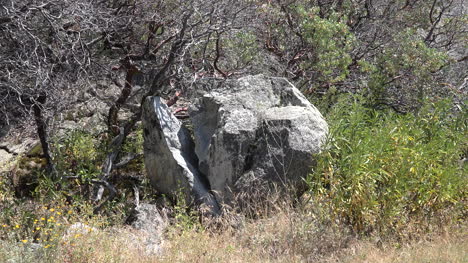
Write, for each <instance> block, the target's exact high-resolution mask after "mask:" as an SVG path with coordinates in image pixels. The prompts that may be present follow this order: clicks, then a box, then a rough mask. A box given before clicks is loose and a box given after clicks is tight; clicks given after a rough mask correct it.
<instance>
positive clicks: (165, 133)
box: [142, 97, 220, 214]
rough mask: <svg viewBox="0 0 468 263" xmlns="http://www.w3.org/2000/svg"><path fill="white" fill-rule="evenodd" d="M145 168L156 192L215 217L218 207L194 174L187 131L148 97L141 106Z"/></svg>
mask: <svg viewBox="0 0 468 263" xmlns="http://www.w3.org/2000/svg"><path fill="white" fill-rule="evenodd" d="M142 119H143V127H144V133H143V135H144V139H145V143H144V154H145V166H146V170H147V173H148V176H149V178H150V181H151V184H152V185H153V186H154V187H155V189H156V190H158V191H159V192H161V193H163V194H167V195H169V196H172V197H177V195H179V194H183V195H184V196H185V197H186V198H187V201H189V202H192V201H194V202H195V203H197V204H199V205H202V204H203V205H204V206H206V208H207V209H208V211H209V213H211V214H219V213H220V209H219V205H218V203H217V202H216V200H215V199H214V197H213V196H212V195H211V193H210V192H209V187H208V185H207V183H206V179H205V180H204V178H203V175H202V174H200V173H199V171H198V160H197V158H196V156H195V154H194V150H193V148H194V146H193V141H192V138H191V136H190V133H189V131H188V130H187V129H186V128H185V127H183V126H182V124H181V123H180V122H179V120H177V118H176V117H175V116H174V115H173V114H172V113H171V111H170V110H169V108H168V107H167V105H166V104H165V103H164V102H163V101H162V100H161V98H160V97H149V98H147V100H146V101H145V103H144V106H143V118H142Z"/></svg>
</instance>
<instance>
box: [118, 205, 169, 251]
mask: <svg viewBox="0 0 468 263" xmlns="http://www.w3.org/2000/svg"><path fill="white" fill-rule="evenodd" d="M127 224H129V225H131V226H132V227H133V228H134V229H135V230H137V231H138V232H137V233H134V235H133V236H132V237H131V238H130V239H129V241H133V243H135V245H134V246H140V247H143V250H144V251H145V252H146V254H161V252H162V248H161V246H162V243H163V234H164V231H165V230H166V228H167V226H168V225H169V219H168V217H167V215H166V213H164V212H162V211H161V210H159V209H158V207H157V206H156V205H152V204H140V205H138V206H137V207H135V209H134V210H133V211H132V213H131V214H130V216H129V217H128V219H127ZM136 244H137V245H136Z"/></svg>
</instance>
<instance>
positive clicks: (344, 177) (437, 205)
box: [309, 97, 468, 233]
mask: <svg viewBox="0 0 468 263" xmlns="http://www.w3.org/2000/svg"><path fill="white" fill-rule="evenodd" d="M354 99H355V100H356V101H354V102H351V103H350V102H349V101H346V100H342V101H341V102H339V103H338V105H337V106H335V107H334V109H333V110H332V111H331V113H330V116H329V119H328V121H329V124H330V126H331V130H330V136H329V137H330V139H329V142H328V147H329V148H328V149H327V151H325V152H323V153H322V154H320V155H319V156H318V165H317V167H316V169H315V170H314V172H313V174H312V175H311V176H310V178H309V182H310V185H311V189H312V190H311V191H312V192H311V193H312V195H313V196H314V197H315V198H316V200H318V201H320V203H323V204H326V206H327V207H328V208H329V211H330V212H331V215H332V216H333V217H335V218H336V219H340V220H344V221H345V222H346V223H348V224H350V225H351V226H352V227H353V229H354V230H355V231H356V232H360V233H369V232H371V231H373V230H377V231H380V232H389V231H392V232H393V231H400V230H402V229H404V228H405V227H407V226H408V225H409V224H410V223H418V224H419V223H421V224H420V226H422V225H424V224H422V223H429V222H431V221H432V220H433V219H435V218H445V219H456V217H457V216H458V215H459V214H458V213H456V211H459V212H461V211H463V206H464V205H465V203H464V200H465V199H466V197H467V192H466V190H465V189H468V188H467V180H466V176H465V175H466V174H468V173H467V171H466V170H467V169H466V164H464V163H463V164H461V163H460V159H461V158H462V156H463V154H466V149H467V144H466V138H467V130H466V126H467V122H466V110H464V111H463V112H461V113H460V112H458V113H456V114H455V113H453V112H452V111H451V110H450V105H451V104H450V103H448V102H439V103H436V104H430V105H427V106H426V107H425V108H423V109H422V110H421V111H420V112H419V113H418V114H406V115H398V114H396V113H394V112H390V111H378V110H374V109H368V108H365V107H364V106H362V104H360V103H359V102H358V101H357V100H358V98H356V97H354ZM457 208H458V209H459V210H457ZM444 216H445V217H444Z"/></svg>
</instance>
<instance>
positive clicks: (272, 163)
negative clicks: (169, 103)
mask: <svg viewBox="0 0 468 263" xmlns="http://www.w3.org/2000/svg"><path fill="white" fill-rule="evenodd" d="M216 85H218V84H216ZM207 90H210V88H207ZM190 116H191V120H192V123H193V127H194V135H195V144H196V148H195V151H196V154H197V156H198V158H199V163H200V164H199V166H200V170H201V172H202V173H204V174H206V176H207V178H208V180H209V182H210V185H211V189H212V190H213V191H214V192H215V193H217V198H218V200H224V201H229V200H230V199H231V198H232V194H237V193H245V192H249V191H252V190H258V189H256V188H258V186H259V185H270V186H271V184H273V183H274V184H276V185H280V186H284V187H286V186H290V185H292V186H293V188H294V189H296V190H297V191H300V190H301V189H303V188H304V186H305V183H304V180H303V179H304V177H306V176H307V174H308V173H309V172H310V169H311V166H313V164H314V160H313V158H312V155H313V154H314V153H318V152H319V151H320V149H321V146H322V144H323V142H324V141H325V138H326V135H327V132H328V126H327V123H326V122H325V120H324V119H323V117H322V115H321V114H320V112H319V111H318V110H317V109H316V108H315V107H314V106H313V105H312V104H310V102H309V101H308V100H307V99H306V98H305V97H304V96H303V95H302V94H301V93H300V92H299V90H297V89H296V88H295V87H294V86H293V85H292V84H291V83H289V82H288V81H287V80H286V79H284V78H272V77H265V76H263V75H257V76H248V77H244V78H240V79H238V80H230V81H226V82H225V83H224V84H223V85H221V86H218V87H216V88H213V89H211V91H210V92H208V93H206V94H205V95H203V96H202V97H201V98H199V99H198V100H197V101H196V103H195V104H194V105H193V106H192V107H191V109H190ZM284 187H283V189H285V188H284ZM265 189H269V188H268V187H266V188H265Z"/></svg>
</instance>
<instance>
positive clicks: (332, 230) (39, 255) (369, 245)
mask: <svg viewBox="0 0 468 263" xmlns="http://www.w3.org/2000/svg"><path fill="white" fill-rule="evenodd" d="M307 211H311V210H309V209H306V210H300V209H295V208H282V209H277V210H276V212H275V213H274V214H273V215H270V216H264V217H260V218H257V219H245V218H240V217H236V216H231V217H230V218H229V217H226V218H223V219H222V220H221V221H222V222H217V223H216V224H213V225H214V226H213V227H210V228H204V227H202V226H201V225H200V224H199V223H197V222H190V220H188V219H186V221H183V220H182V221H181V222H176V224H174V225H172V226H170V227H169V229H168V230H167V232H166V233H165V241H164V242H163V245H162V249H163V252H162V254H160V255H148V254H146V253H145V249H144V247H143V245H144V242H142V241H141V240H138V238H141V237H142V235H143V234H142V233H141V232H138V231H136V230H133V229H131V228H129V227H125V228H123V227H114V228H107V229H105V230H97V229H96V230H95V231H89V232H87V233H83V234H80V235H76V234H72V235H68V236H67V235H64V237H63V238H62V239H61V240H60V241H58V242H57V243H56V244H57V245H56V246H54V247H51V248H39V249H31V248H29V247H28V244H29V243H28V244H22V243H21V242H9V243H8V242H3V243H2V241H0V262H73V263H75V262H77V263H85V262H96V263H100V262H102V263H104V262H106V263H107V262H129V263H133V262H142V263H146V262H148V263H150V262H323V263H331V262H349V263H352V262H369V263H371V262H372V263H373V262H468V239H467V235H466V231H465V230H466V227H458V228H457V229H456V230H454V229H453V228H450V230H448V229H447V230H445V231H442V230H438V231H434V232H432V233H431V234H425V235H421V234H420V232H414V233H415V236H414V238H413V241H405V242H402V241H400V242H395V241H394V240H391V239H387V241H382V242H381V241H378V242H377V241H376V240H377V239H376V238H357V237H356V236H354V235H352V234H351V233H350V232H349V231H348V230H347V228H346V227H344V226H340V225H338V224H336V223H331V221H327V220H324V219H323V218H318V217H317V215H315V214H313V213H310V212H307ZM183 222H186V224H189V225H183ZM234 222H235V223H234ZM416 235H418V236H416ZM415 240H416V241H415ZM133 241H136V242H133Z"/></svg>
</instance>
